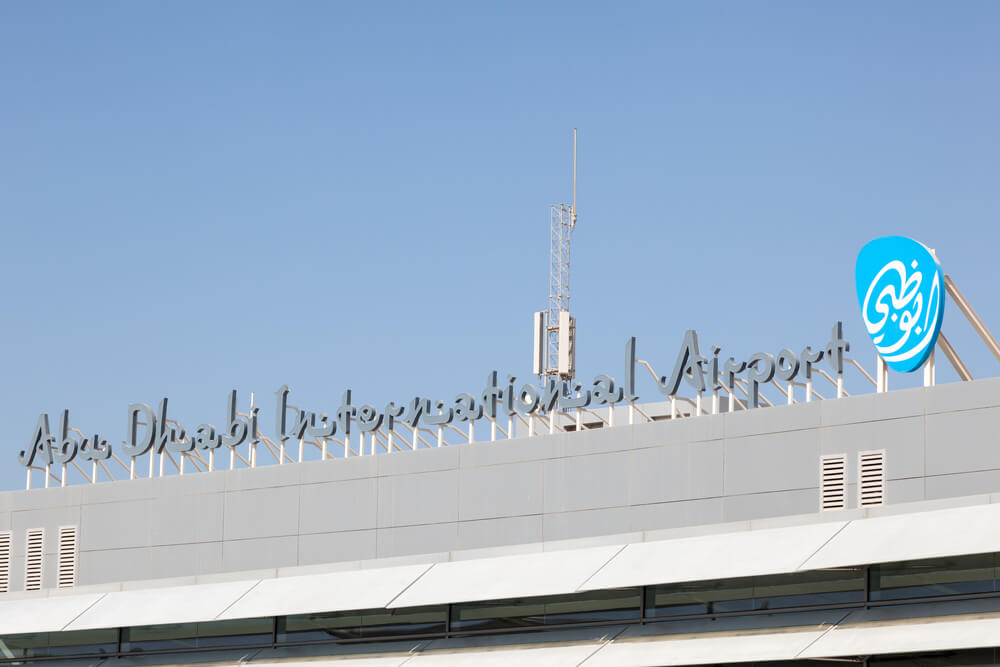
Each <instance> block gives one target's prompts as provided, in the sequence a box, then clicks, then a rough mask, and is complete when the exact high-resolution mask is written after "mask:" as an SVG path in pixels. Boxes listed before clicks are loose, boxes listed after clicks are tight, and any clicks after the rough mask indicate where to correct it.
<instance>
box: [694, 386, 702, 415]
mask: <svg viewBox="0 0 1000 667" xmlns="http://www.w3.org/2000/svg"><path fill="white" fill-rule="evenodd" d="M694 416H695V417H700V416H701V392H700V391H699V392H697V394H696V395H695V397H694Z"/></svg>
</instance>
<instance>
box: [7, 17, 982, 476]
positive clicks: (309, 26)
mask: <svg viewBox="0 0 1000 667" xmlns="http://www.w3.org/2000/svg"><path fill="white" fill-rule="evenodd" d="M998 35H1000V3H996V2H935V3H928V2H912V1H906V2H877V3H872V2H726V3H719V2H669V3H667V2H664V3H606V4H593V3H579V2H572V3H564V4H562V3H536V2H527V3H513V2H503V3H491V4H487V3H479V2H466V3H443V2H420V3H416V2H403V3H385V2H352V3H348V2H342V3H334V2H315V3H312V2H267V3H261V2H244V1H240V2H211V3H204V2H87V3H83V2H68V1H67V2H45V1H38V0H31V1H9V0H8V1H6V2H2V3H0V226H2V231H3V237H2V238H3V240H2V242H0V282H2V285H3V287H2V289H0V313H2V322H3V325H2V328H0V382H2V388H0V434H2V441H3V446H2V448H0V462H3V463H2V464H0V488H20V487H22V486H23V484H24V475H23V470H22V469H21V468H19V467H18V464H17V462H16V455H17V452H18V451H20V449H22V448H24V447H25V446H27V444H28V440H29V437H30V435H31V432H32V429H33V426H34V423H35V420H36V418H37V416H38V414H39V413H40V412H43V411H44V412H49V413H50V414H51V415H52V418H53V420H55V419H56V413H57V411H59V410H61V409H63V408H69V409H70V414H71V418H72V422H73V424H74V425H76V426H78V427H80V428H81V429H83V430H84V431H88V432H89V431H94V430H99V431H101V432H102V433H103V434H104V435H106V436H107V437H108V438H109V439H110V440H113V441H114V442H116V443H117V442H120V440H121V439H122V438H123V437H124V435H125V426H126V407H127V405H128V404H129V403H130V402H134V401H141V402H146V403H156V402H157V401H158V400H159V399H160V398H161V397H163V396H169V397H170V400H171V413H172V415H173V416H175V417H176V418H178V419H179V420H180V421H181V422H183V423H185V424H195V425H196V424H198V423H200V422H206V421H208V422H214V423H216V424H219V423H221V422H222V421H223V418H224V410H225V399H226V394H227V392H228V391H229V390H231V389H233V388H236V389H239V390H240V394H241V400H243V399H245V398H246V397H248V395H249V392H251V391H255V392H257V395H258V396H263V397H266V403H265V405H266V406H268V407H266V408H265V411H264V417H265V419H266V420H267V421H266V422H265V423H264V424H263V427H264V429H265V431H267V432H270V429H271V428H272V426H271V423H270V420H271V419H272V417H271V412H272V410H271V408H270V407H269V406H270V401H271V397H272V396H273V392H274V391H275V390H276V389H277V387H278V386H280V385H281V384H285V383H287V384H288V385H289V386H290V387H291V389H292V397H293V399H294V401H295V402H299V403H302V404H306V405H309V406H312V407H314V408H316V409H324V410H333V409H335V407H336V404H337V403H338V402H339V397H340V394H341V392H342V391H343V390H344V389H345V388H348V387H350V388H352V389H353V390H354V392H355V396H356V397H357V399H358V400H360V401H363V402H372V403H374V404H375V405H384V404H385V403H386V402H387V401H389V400H396V401H403V400H409V399H410V398H412V397H413V396H414V395H415V394H420V395H426V396H432V397H440V398H447V397H451V396H454V395H455V394H456V393H458V392H464V391H468V392H472V393H478V392H479V390H480V389H481V388H482V385H483V381H484V379H485V376H486V374H487V373H488V372H489V371H491V370H493V369H496V370H499V371H500V372H501V373H504V374H506V373H514V374H517V375H518V376H519V377H521V378H524V379H528V378H529V375H530V371H531V366H530V353H531V313H532V312H533V311H535V310H541V309H543V308H545V307H546V301H547V295H548V284H547V278H548V252H549V248H548V234H549V205H550V204H553V203H557V202H560V201H567V200H568V199H569V198H570V196H571V174H572V169H571V167H572V162H571V157H572V129H573V128H574V127H578V128H579V133H580V134H579V151H580V157H579V223H578V226H577V229H576V231H575V233H574V237H573V256H572V303H571V310H572V311H573V314H574V315H575V316H576V317H577V321H578V336H579V340H578V357H577V366H578V370H579V375H580V376H581V377H583V378H585V379H586V378H590V377H592V376H593V375H595V374H597V373H608V374H612V375H620V374H621V367H622V350H623V345H624V342H625V339H626V338H627V337H628V336H631V335H635V336H637V337H638V347H639V356H640V357H642V358H645V359H648V360H649V361H650V362H651V363H653V364H654V366H656V367H657V369H658V370H659V371H660V372H661V373H666V372H668V370H669V366H671V365H672V363H673V360H674V357H675V355H676V353H677V348H678V346H679V344H680V341H681V337H682V336H683V334H684V331H685V330H686V329H689V328H694V329H697V330H698V331H699V332H700V335H701V337H702V342H703V344H706V345H707V344H709V343H718V344H719V345H721V346H722V348H723V354H726V355H728V354H732V355H736V356H740V355H748V354H750V353H751V352H755V351H761V350H762V351H769V352H776V351H777V350H779V349H780V348H782V347H786V346H787V347H791V348H793V349H800V348H801V347H802V346H805V345H813V346H819V345H822V344H824V343H825V342H826V340H827V337H828V334H829V330H830V327H831V325H832V324H833V323H834V322H835V321H836V320H838V319H839V320H843V321H844V324H845V331H846V334H847V337H848V338H849V339H850V340H851V342H852V344H853V350H854V355H855V356H856V357H857V358H858V359H859V360H861V361H862V362H863V363H865V365H866V366H869V367H871V366H873V363H874V362H873V360H874V352H873V350H872V347H871V344H870V343H869V342H868V341H867V338H866V336H865V332H864V329H863V325H862V323H861V318H860V315H859V310H858V306H857V303H856V300H855V295H854V285H853V268H854V259H855V256H856V254H857V251H858V250H859V248H860V247H861V246H862V245H863V244H864V243H865V242H866V241H868V240H869V239H871V238H874V237H876V236H882V235H885V234H904V235H908V236H911V237H914V238H916V239H918V240H920V241H922V242H923V243H925V244H927V245H928V246H930V247H932V248H935V249H936V251H937V255H938V257H939V258H940V260H941V262H942V264H943V266H944V268H945V271H946V272H947V273H949V274H951V275H952V277H953V278H954V279H955V280H956V282H957V283H958V285H959V287H960V288H962V289H963V290H964V291H965V293H966V295H967V297H968V298H969V300H970V301H971V302H972V303H973V305H974V306H975V307H976V308H977V309H978V311H979V313H980V314H981V315H982V316H983V318H984V319H985V320H986V322H987V323H988V324H990V325H991V326H992V327H993V329H994V331H996V332H1000V302H998V299H997V280H996V272H995V270H996V266H997V262H998V253H997V247H998V243H1000V232H998V228H997V223H998V220H1000V187H998V186H1000V182H998V180H1000V122H998V119H1000V85H998V82H1000V39H998ZM944 331H945V332H946V333H947V334H948V336H949V338H951V339H952V340H953V342H954V343H955V345H956V347H957V348H958V349H959V352H960V353H961V354H962V355H963V357H965V358H966V361H967V362H968V363H969V365H970V366H971V367H972V370H973V373H974V374H976V376H977V377H979V376H995V375H1000V364H998V363H997V362H996V361H995V360H994V359H993V358H992V356H990V355H989V354H988V353H987V352H986V349H985V347H984V346H983V345H982V344H981V343H980V342H979V340H978V339H977V338H976V337H975V335H974V334H973V333H972V331H971V329H970V328H969V326H968V325H967V324H966V323H965V321H964V320H962V319H961V317H960V315H959V314H958V311H957V309H955V308H951V309H950V310H948V311H947V312H946V315H945V321H944ZM943 366H944V362H943V361H941V362H939V369H940V370H939V380H941V381H952V380H954V378H955V376H954V373H951V372H950V371H948V370H946V369H944V368H943ZM643 380H644V381H643V382H642V383H641V384H640V392H639V393H640V394H641V396H642V398H643V399H644V400H654V399H656V398H657V397H658V395H657V393H656V390H655V387H653V385H652V383H651V382H648V381H645V380H646V378H644V379H643ZM913 380H914V379H913V378H904V377H900V376H893V378H892V380H891V382H892V384H893V386H901V385H905V384H912V382H913ZM917 380H919V378H917ZM851 386H854V387H855V388H856V389H857V390H864V391H867V389H866V388H865V387H864V385H862V384H861V383H860V382H858V377H856V376H855V377H853V378H851V380H850V382H849V385H848V389H850V388H851Z"/></svg>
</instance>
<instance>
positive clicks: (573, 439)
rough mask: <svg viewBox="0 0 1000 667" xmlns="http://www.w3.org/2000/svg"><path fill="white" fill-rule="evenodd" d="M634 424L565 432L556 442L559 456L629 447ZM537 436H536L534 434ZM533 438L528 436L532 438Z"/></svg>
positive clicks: (607, 451) (573, 455) (614, 450)
mask: <svg viewBox="0 0 1000 667" xmlns="http://www.w3.org/2000/svg"><path fill="white" fill-rule="evenodd" d="M634 432H635V427H634V426H621V427H615V428H599V429H593V430H589V431H579V432H577V433H569V434H565V435H564V437H561V438H559V439H558V440H557V441H556V442H557V444H558V450H557V454H558V456H559V457H565V458H570V457H578V456H586V455H588V454H607V453H613V452H620V451H623V450H626V449H631V448H632V445H633V439H632V438H633V433H634ZM536 437H537V436H536ZM534 439H535V438H528V440H529V441H530V440H534Z"/></svg>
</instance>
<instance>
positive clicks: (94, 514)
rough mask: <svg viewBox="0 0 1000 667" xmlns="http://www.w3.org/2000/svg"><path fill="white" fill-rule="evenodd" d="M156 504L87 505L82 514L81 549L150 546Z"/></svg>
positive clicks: (82, 509)
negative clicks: (154, 505)
mask: <svg viewBox="0 0 1000 667" xmlns="http://www.w3.org/2000/svg"><path fill="white" fill-rule="evenodd" d="M152 530H153V501H152V500H127V501H124V502H120V503H97V504H95V505H84V506H83V507H82V508H81V511H80V538H79V539H80V549H82V550H85V551H93V550H97V549H122V548H129V547H146V546H149V545H150V544H151V531H152Z"/></svg>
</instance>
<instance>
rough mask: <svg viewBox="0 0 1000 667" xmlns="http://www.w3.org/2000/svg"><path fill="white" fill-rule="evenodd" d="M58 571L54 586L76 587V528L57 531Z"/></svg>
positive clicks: (67, 527)
mask: <svg viewBox="0 0 1000 667" xmlns="http://www.w3.org/2000/svg"><path fill="white" fill-rule="evenodd" d="M58 569H59V571H58V575H57V582H56V586H58V587H59V588H70V587H72V586H75V585H76V526H63V527H62V528H60V529H59V568H58Z"/></svg>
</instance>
